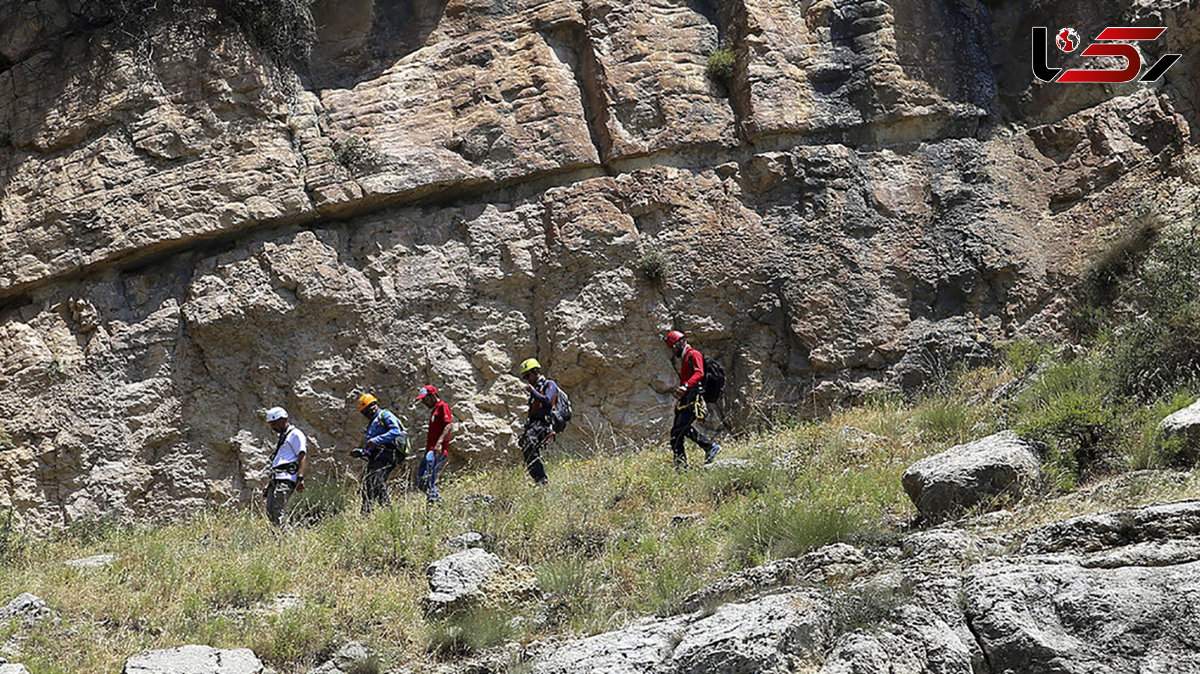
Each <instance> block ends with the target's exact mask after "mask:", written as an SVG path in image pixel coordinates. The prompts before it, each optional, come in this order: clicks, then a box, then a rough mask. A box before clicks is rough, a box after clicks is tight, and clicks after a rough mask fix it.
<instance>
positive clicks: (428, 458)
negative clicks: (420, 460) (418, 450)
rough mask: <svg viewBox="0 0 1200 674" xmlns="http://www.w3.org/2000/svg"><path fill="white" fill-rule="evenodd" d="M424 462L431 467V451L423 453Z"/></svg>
mask: <svg viewBox="0 0 1200 674" xmlns="http://www.w3.org/2000/svg"><path fill="white" fill-rule="evenodd" d="M425 461H426V462H427V463H428V464H429V465H431V466H432V465H433V451H428V452H425Z"/></svg>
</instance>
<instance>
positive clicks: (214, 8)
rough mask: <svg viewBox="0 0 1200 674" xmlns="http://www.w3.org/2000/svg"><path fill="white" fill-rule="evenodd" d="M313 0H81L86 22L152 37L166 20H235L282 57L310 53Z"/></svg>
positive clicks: (314, 35) (192, 24) (281, 59)
mask: <svg viewBox="0 0 1200 674" xmlns="http://www.w3.org/2000/svg"><path fill="white" fill-rule="evenodd" d="M311 7H312V0H83V2H81V4H80V9H79V17H80V18H81V19H82V20H83V22H84V23H85V25H92V26H101V25H114V26H115V27H116V28H117V31H116V35H117V36H118V37H123V38H126V39H132V40H135V41H136V42H139V43H148V42H149V41H150V36H151V35H152V34H153V32H154V31H155V30H156V29H158V28H161V27H162V26H164V25H175V26H184V27H187V28H194V27H195V26H196V25H197V24H203V23H204V22H205V21H211V20H212V19H214V18H215V19H216V20H217V21H227V22H230V23H232V24H233V25H235V26H237V27H238V28H239V29H240V30H241V31H242V32H243V33H244V34H245V35H246V38H247V39H248V40H249V41H250V42H251V44H253V45H254V46H255V47H257V48H258V49H260V50H262V51H263V52H264V53H266V54H268V55H270V56H271V57H272V58H273V59H275V60H276V61H277V62H279V63H287V62H293V61H294V62H303V61H305V60H307V59H308V55H309V53H310V51H311V49H312V45H313V42H315V41H316V39H317V27H316V22H315V21H314V20H313V15H312V9H311Z"/></svg>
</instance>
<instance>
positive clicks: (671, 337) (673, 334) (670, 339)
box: [663, 330, 687, 348]
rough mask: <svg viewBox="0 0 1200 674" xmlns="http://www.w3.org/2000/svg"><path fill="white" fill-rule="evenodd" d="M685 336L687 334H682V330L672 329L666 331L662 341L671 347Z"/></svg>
mask: <svg viewBox="0 0 1200 674" xmlns="http://www.w3.org/2000/svg"><path fill="white" fill-rule="evenodd" d="M686 336H687V335H684V334H683V333H682V332H680V331H678V330H672V331H670V332H668V333H667V336H666V337H663V341H664V342H666V343H667V346H669V347H671V348H675V345H676V344H678V343H679V340H681V339H683V338H684V337H686Z"/></svg>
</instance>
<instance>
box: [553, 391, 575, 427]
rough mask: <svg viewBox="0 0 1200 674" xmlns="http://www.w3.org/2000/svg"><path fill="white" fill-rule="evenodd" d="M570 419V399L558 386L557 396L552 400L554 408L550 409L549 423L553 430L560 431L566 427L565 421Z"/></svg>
mask: <svg viewBox="0 0 1200 674" xmlns="http://www.w3.org/2000/svg"><path fill="white" fill-rule="evenodd" d="M556 383H557V382H556ZM570 420H571V399H570V398H568V397H567V392H566V391H564V390H563V389H562V387H561V386H559V387H558V398H556V399H555V401H554V408H553V409H551V410H550V423H551V425H552V426H553V427H554V432H555V433H562V431H563V429H564V428H566V427H567V422H568V421H570Z"/></svg>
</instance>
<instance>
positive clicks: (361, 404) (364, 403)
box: [358, 393, 379, 412]
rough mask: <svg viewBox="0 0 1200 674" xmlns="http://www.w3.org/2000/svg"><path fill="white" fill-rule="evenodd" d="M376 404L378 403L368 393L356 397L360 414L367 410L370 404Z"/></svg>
mask: <svg viewBox="0 0 1200 674" xmlns="http://www.w3.org/2000/svg"><path fill="white" fill-rule="evenodd" d="M377 402H379V400H378V399H377V398H376V397H375V396H373V395H371V394H370V393H364V394H362V395H360V396H359V397H358V411H359V412H361V411H363V410H365V409H367V407H369V406H370V405H371V403H377Z"/></svg>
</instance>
